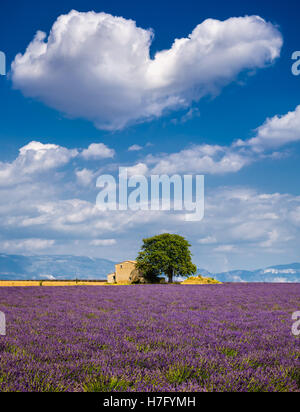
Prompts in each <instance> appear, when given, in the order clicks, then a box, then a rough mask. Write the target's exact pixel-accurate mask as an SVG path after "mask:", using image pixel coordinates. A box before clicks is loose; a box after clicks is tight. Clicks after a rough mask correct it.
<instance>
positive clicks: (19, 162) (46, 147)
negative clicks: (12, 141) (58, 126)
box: [0, 141, 78, 186]
mask: <svg viewBox="0 0 300 412" xmlns="http://www.w3.org/2000/svg"><path fill="white" fill-rule="evenodd" d="M77 154H78V151H77V150H76V149H72V150H69V149H66V148H65V147H61V146H58V145H55V144H43V143H40V142H35V141H32V142H30V143H29V144H28V145H26V146H24V147H22V148H21V149H20V150H19V156H18V157H17V158H16V159H15V160H14V161H13V162H12V163H4V162H0V186H7V185H10V184H16V183H22V182H23V181H26V180H28V179H29V178H30V176H31V175H33V174H36V173H42V172H45V171H48V170H51V169H55V168H58V167H60V166H63V165H65V164H67V163H68V162H69V161H70V160H71V159H72V158H74V157H76V156H77Z"/></svg>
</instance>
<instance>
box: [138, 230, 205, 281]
mask: <svg viewBox="0 0 300 412" xmlns="http://www.w3.org/2000/svg"><path fill="white" fill-rule="evenodd" d="M190 246H191V245H190V244H189V242H188V241H187V240H186V239H185V238H184V237H182V236H179V235H174V234H169V233H164V234H161V235H157V236H153V237H150V238H147V239H143V245H142V248H141V251H140V253H139V255H138V257H137V260H136V261H137V268H138V269H139V270H140V271H141V272H143V273H144V276H145V277H148V278H149V279H150V280H154V279H155V278H157V277H158V276H159V275H162V274H165V275H167V276H168V280H169V282H172V281H173V277H174V276H186V277H187V276H190V275H192V274H194V273H196V271H197V267H196V266H195V265H194V264H193V263H192V257H191V256H192V255H191V252H190V249H189V248H190Z"/></svg>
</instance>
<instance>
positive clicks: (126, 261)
mask: <svg viewBox="0 0 300 412" xmlns="http://www.w3.org/2000/svg"><path fill="white" fill-rule="evenodd" d="M122 263H136V260H124V261H123V262H120V263H117V264H118V265H121V264H122Z"/></svg>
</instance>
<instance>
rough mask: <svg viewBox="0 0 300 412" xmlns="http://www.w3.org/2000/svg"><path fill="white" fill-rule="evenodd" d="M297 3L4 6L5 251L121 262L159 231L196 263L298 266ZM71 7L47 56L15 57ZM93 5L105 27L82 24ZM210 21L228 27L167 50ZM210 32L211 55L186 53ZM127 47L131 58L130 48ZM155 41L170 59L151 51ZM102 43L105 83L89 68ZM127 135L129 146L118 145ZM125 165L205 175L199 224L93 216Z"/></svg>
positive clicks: (1, 222)
mask: <svg viewBox="0 0 300 412" xmlns="http://www.w3.org/2000/svg"><path fill="white" fill-rule="evenodd" d="M299 8H300V6H299V5H297V2H295V1H286V2H274V1H243V2H242V4H241V2H238V1H228V2H222V1H210V2H209V4H206V3H204V2H194V1H186V2H184V3H183V2H177V1H172V2H169V1H152V2H148V3H145V2H143V4H141V2H136V1H127V2H121V1H84V2H83V1H60V2H56V1H53V2H51V3H50V2H49V3H48V4H47V5H46V4H45V3H44V4H41V3H40V2H35V1H27V2H26V3H25V2H23V1H15V2H14V3H13V4H10V3H6V4H2V5H1V6H0V10H1V13H0V50H1V51H3V52H5V54H6V56H7V68H8V71H9V73H8V75H7V76H5V77H4V76H1V77H0V93H1V100H0V109H1V110H0V121H1V126H0V138H1V143H2V145H1V152H0V162H1V163H0V191H1V193H2V194H1V199H2V200H1V204H0V229H1V235H0V251H2V252H5V253H33V254H36V253H69V254H76V255H80V254H85V255H91V256H98V257H107V258H111V259H114V260H119V259H125V258H134V257H135V255H136V252H137V250H138V248H139V246H140V243H141V238H143V237H147V236H150V235H153V234H156V233H159V232H161V231H164V230H166V231H170V232H176V233H181V234H183V235H184V236H186V237H187V238H188V239H189V240H190V241H191V243H192V245H193V246H192V247H193V253H194V260H195V263H197V264H198V266H200V267H206V268H207V269H210V270H220V271H221V270H227V269H232V268H255V267H259V266H267V265H272V264H280V263H289V262H291V261H299V259H300V257H299V252H298V250H297V244H299V226H300V198H299V183H298V176H299V168H300V166H299V154H300V143H299V140H300V127H299V125H300V120H299V117H300V113H298V112H297V110H296V108H297V106H298V105H299V103H300V102H299V88H300V77H296V76H293V75H292V73H291V66H292V63H293V62H292V60H291V55H292V53H293V52H294V51H295V50H299V49H300V44H299V40H298V39H299V28H298V19H299ZM71 10H77V11H78V12H82V14H80V16H79V17H77V14H76V16H75V17H74V19H75V26H76V27H79V29H78V30H82V32H80V33H79V34H78V33H77V28H74V27H73V26H72V25H71V23H68V24H66V27H67V28H66V30H63V29H62V27H63V25H64V24H65V23H63V22H62V20H59V23H58V26H59V27H58V31H60V30H62V33H63V34H62V37H61V38H60V40H59V41H58V40H57V39H58V38H54V40H53V44H54V46H53V49H52V51H51V52H49V53H48V55H47V59H46V60H42V58H38V59H36V60H34V58H33V57H34V52H30V51H29V52H28V53H25V50H26V48H27V47H28V45H29V44H30V43H32V41H33V39H34V36H35V34H36V32H37V31H38V30H39V31H42V32H45V33H46V36H47V37H48V35H49V32H50V30H51V28H52V26H53V24H54V23H55V22H56V21H57V19H58V18H59V17H60V16H62V15H68V14H69V13H70V11H71ZM92 10H93V11H94V12H95V16H97V15H98V14H97V13H101V12H104V13H106V15H107V16H108V18H107V21H108V26H107V27H106V26H105V30H106V31H105V32H104V31H101V32H100V31H95V33H94V32H93V31H92V30H91V29H90V27H91V25H92V24H93V22H91V21H90V20H89V17H88V15H87V14H86V12H89V11H92ZM246 15H247V16H253V15H254V16H260V17H261V18H262V19H264V20H265V21H264V22H262V20H261V19H255V18H253V19H251V18H250V19H251V20H249V19H248V20H247V18H246V17H245V16H246ZM116 16H120V17H122V18H123V20H122V21H123V23H120V22H119V21H117V20H116ZM233 17H239V18H240V20H238V21H235V20H234V21H233V20H232V19H231V18H233ZM97 18H98V17H95V19H97ZM76 19H78V21H77V22H76ZM93 19H94V17H93ZM206 19H214V21H215V22H216V21H219V22H217V23H216V24H217V25H218V26H217V27H218V28H219V30H223V32H222V33H223V34H221V35H218V34H216V33H215V31H214V29H213V28H214V27H215V23H214V21H213V20H212V21H211V22H210V23H209V24H208V25H206V26H205V27H204V26H201V28H200V29H199V30H198V31H197V32H195V34H194V37H193V39H194V43H193V44H194V45H191V47H189V45H188V46H186V45H181V46H180V51H179V52H178V51H174V50H175V48H174V47H173V42H174V40H175V39H184V38H185V39H186V38H188V36H189V35H190V34H191V33H192V32H193V30H194V29H195V28H196V27H197V26H198V25H201V24H202V23H203V22H204V21H205V20H206ZM230 19H231V20H230ZM130 20H133V21H135V25H133V26H132V24H131V23H129V21H130ZM221 21H223V22H225V23H224V24H223V25H222V26H220V25H219V24H220V22H221ZM267 22H268V23H267ZM99 24H100V26H101V24H103V23H99ZM150 28H151V29H152V30H153V32H154V37H153V39H152V41H150V37H151V34H150V31H149V29H150ZM140 29H143V30H140ZM95 30H96V29H95ZM110 30H115V31H114V33H115V34H112V32H110ZM122 30H125V31H124V32H122ZM103 33H104V34H103ZM127 35H128V43H126V44H125V45H124V44H123V43H122V41H123V40H124V39H125V37H126V36H127ZM147 36H148V37H147ZM206 36H208V37H209V42H210V43H209V47H210V48H211V49H212V52H211V53H210V52H207V53H208V54H205V53H206V51H205V52H203V50H204V49H201V48H199V49H197V47H200V46H199V44H202V43H203V42H204V41H207V38H208V37H206ZM47 37H46V39H39V40H38V43H37V44H38V47H43V44H45V43H44V42H47V41H48V39H47ZM107 38H108V39H109V40H108V43H106V39H107ZM112 38H113V40H111V39H112ZM145 38H147V39H148V43H147V39H146V40H145ZM205 39H206V40H205ZM282 41H283V43H281V42H282ZM59 42H60V43H59ZM81 42H83V44H84V46H83V47H81V46H80V45H81ZM150 42H151V46H150V50H149V53H150V57H151V61H150V63H149V61H148V63H147V64H148V66H147V65H145V66H144V63H145V62H144V60H145V59H144V57H145V56H144V53H147V52H148V49H147V48H148V47H149V43H150ZM201 42H202V43H201ZM58 43H59V44H58ZM190 43H191V42H190ZM120 44H123V45H122V47H121V46H120ZM132 44H136V45H137V46H136V50H138V52H139V53H140V54H139V55H137V54H138V52H137V51H135V52H134V53H135V54H133V55H131V54H130V55H129V53H131V51H129V46H128V45H132ZM197 45H198V46H197ZM233 45H235V47H236V48H235V52H234V53H233V54H232V50H231V47H233ZM64 47H66V48H67V49H64ZM119 47H120V48H119ZM201 47H202V46H201ZM105 48H107V49H105ZM126 48H128V50H127V49H126ZM65 50H67V52H66V51H65ZM70 50H73V51H74V53H73V52H72V53H73V54H72V53H71V52H70ZM99 50H100V51H99ZM124 50H125V51H124ZM126 50H127V51H126ZM162 50H169V51H171V57H170V55H167V57H166V56H162V57H161V59H160V60H159V59H158V58H156V56H157V52H160V51H162ZM206 50H207V49H206ZM123 51H124V53H123ZM102 52H103V53H102ZM202 52H203V55H201V53H202ZM18 53H21V54H22V55H23V57H22V58H19V59H18V58H16V56H17V55H18ZM50 53H51V54H50ZM98 53H100V54H98ZM107 53H108V55H109V59H108V60H107V62H106V64H107V71H108V73H113V75H111V77H110V76H109V75H108V76H106V73H104V74H103V73H102V74H101V75H99V72H98V74H97V73H96V74H95V71H93V70H92V69H93V65H94V64H96V66H97V64H98V63H97V62H99V59H100V60H101V58H104V57H103V56H107ZM126 53H128V54H126ZM172 53H173V54H172ZM128 56H129V57H128ZM141 56H142V57H141ZM97 58H98V60H97ZM143 59H144V60H143ZM153 61H154V62H155V63H156V64H152V63H153ZM12 62H15V63H14V66H13V68H12V69H11V63H12ZM95 62H96V63H95ZM206 64H207V67H206ZM130 65H132V67H131V66H130ZM96 66H95V67H96ZM129 66H130V67H129ZM81 70H82V71H81ZM90 70H91V71H90ZM95 70H96V69H95ZM133 72H134V75H133V74H132V73H133ZM149 73H150V74H149ZM94 75H95V77H93V76H94ZM90 79H92V80H91V83H89V82H90ZM73 93H74V95H73ZM103 93H105V94H103ZM104 96H105V97H104ZM81 97H82V98H81ZM139 101H142V102H143V103H142V104H138V103H137V102H139ZM174 102H175V103H174ZM299 112H300V111H299ZM91 113H93V115H91ZM288 113H290V115H288ZM267 119H269V120H267ZM258 128H259V129H258ZM253 138H255V139H256V140H255V141H253V140H251V139H253ZM239 140H240V141H242V144H240V145H234V143H235V142H237V141H239ZM30 142H38V143H35V144H31V145H29V143H30ZM93 144H96V145H99V144H100V146H90V145H93ZM44 145H46V146H44ZM53 145H55V146H53ZM133 145H138V146H140V150H135V151H133V150H130V151H128V148H129V147H131V146H133ZM89 147H90V149H89V150H88V151H85V152H84V150H87V149H88V148H89ZM204 147H205V149H204ZM21 148H23V150H22V149H21ZM20 149H21V151H20ZM93 150H94V151H95V150H96V152H97V153H95V152H93ZM136 165H138V166H139V170H141V168H142V170H145V168H147V173H148V174H151V172H153V171H155V172H166V173H168V174H173V173H180V174H184V173H193V174H205V176H206V178H205V179H206V200H207V210H206V216H205V218H204V220H203V221H202V222H199V223H197V224H189V223H187V222H182V221H181V220H180V219H179V220H178V219H177V218H176V217H175V216H174V215H172V214H168V215H167V214H163V213H161V214H156V215H155V216H152V215H149V214H148V215H147V214H146V215H143V214H142V213H137V214H135V215H133V214H132V213H128V214H127V215H126V216H125V215H122V214H111V215H110V216H108V215H103V216H100V215H99V213H97V212H95V210H94V209H93V208H94V205H95V198H96V195H97V190H96V187H95V180H96V178H97V176H98V175H99V173H115V171H116V168H117V167H118V166H128V167H136ZM1 179H2V180H1ZM1 182H2V183H1Z"/></svg>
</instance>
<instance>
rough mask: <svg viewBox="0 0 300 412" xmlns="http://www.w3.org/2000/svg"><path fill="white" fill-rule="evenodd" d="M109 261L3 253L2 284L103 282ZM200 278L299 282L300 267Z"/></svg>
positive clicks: (205, 273) (207, 273)
mask: <svg viewBox="0 0 300 412" xmlns="http://www.w3.org/2000/svg"><path fill="white" fill-rule="evenodd" d="M115 263H116V262H113V261H111V260H109V259H104V258H94V257H88V256H73V255H31V256H30V255H16V254H7V253H0V279H1V280H26V279H32V280H42V279H58V280H61V279H66V280H67V279H76V278H77V279H82V280H91V279H92V280H96V279H99V280H103V279H106V276H107V274H108V273H111V272H113V271H114V265H115ZM197 273H198V274H201V275H202V276H206V277H213V278H215V279H217V280H219V281H221V282H297V283H298V282H300V263H297V262H295V263H290V264H286V265H274V266H268V267H266V268H262V269H257V270H231V271H227V272H220V273H213V272H210V271H208V270H206V269H204V268H202V269H200V268H199V269H198V270H197Z"/></svg>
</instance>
